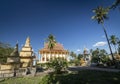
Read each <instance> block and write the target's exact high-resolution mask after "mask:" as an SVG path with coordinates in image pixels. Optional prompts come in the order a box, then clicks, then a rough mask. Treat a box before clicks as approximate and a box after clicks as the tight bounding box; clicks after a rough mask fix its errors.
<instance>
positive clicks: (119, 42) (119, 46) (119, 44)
mask: <svg viewBox="0 0 120 84" xmlns="http://www.w3.org/2000/svg"><path fill="white" fill-rule="evenodd" d="M117 44H118V54H119V55H120V40H119V41H118V42H117Z"/></svg>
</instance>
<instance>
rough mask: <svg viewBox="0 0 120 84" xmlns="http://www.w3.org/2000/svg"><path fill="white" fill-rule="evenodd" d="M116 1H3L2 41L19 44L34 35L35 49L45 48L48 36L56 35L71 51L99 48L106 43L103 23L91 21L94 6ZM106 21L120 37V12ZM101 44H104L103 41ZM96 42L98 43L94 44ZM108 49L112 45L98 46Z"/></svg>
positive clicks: (0, 9)
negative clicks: (98, 44)
mask: <svg viewBox="0 0 120 84" xmlns="http://www.w3.org/2000/svg"><path fill="white" fill-rule="evenodd" d="M113 2H114V0H0V41H2V42H7V43H10V44H11V45H12V46H15V44H16V42H17V40H18V42H19V47H20V50H21V45H23V44H24V43H25V40H26V38H27V37H28V36H29V37H30V38H31V45H32V47H33V49H34V51H35V52H38V50H39V49H41V48H43V44H44V41H45V39H46V38H47V36H48V35H49V34H51V33H52V34H53V35H54V36H55V37H56V40H57V41H58V42H60V43H61V44H63V45H64V47H65V49H68V50H70V51H75V52H77V51H79V50H80V53H82V51H83V48H84V47H87V48H88V49H91V48H92V49H95V48H97V47H95V44H96V43H98V42H103V43H102V44H104V43H105V42H106V38H105V37H104V32H103V30H102V27H101V25H98V24H97V22H95V21H93V20H91V17H92V16H93V15H94V13H93V12H92V9H94V8H96V7H97V6H105V7H107V6H109V5H111V4H112V3H113ZM108 16H109V19H108V20H107V21H105V27H106V30H107V33H108V35H109V36H110V35H112V34H114V35H116V36H117V37H119V38H120V11H119V10H118V9H115V10H111V11H110V13H109V15H108ZM100 44H101V43H100ZM93 45H94V46H93ZM98 48H101V49H106V50H107V51H108V52H109V50H108V46H107V45H104V46H98Z"/></svg>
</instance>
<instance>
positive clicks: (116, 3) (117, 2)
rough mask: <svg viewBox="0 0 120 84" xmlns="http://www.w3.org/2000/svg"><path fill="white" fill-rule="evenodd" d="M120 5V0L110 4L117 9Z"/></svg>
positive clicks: (111, 7)
mask: <svg viewBox="0 0 120 84" xmlns="http://www.w3.org/2000/svg"><path fill="white" fill-rule="evenodd" d="M118 6H120V0H115V2H114V3H113V4H112V5H111V6H110V9H115V8H116V7H118Z"/></svg>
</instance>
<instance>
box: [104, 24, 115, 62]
mask: <svg viewBox="0 0 120 84" xmlns="http://www.w3.org/2000/svg"><path fill="white" fill-rule="evenodd" d="M102 28H103V30H104V33H105V36H106V39H107V43H108V46H109V49H110V53H111V56H112V60H115V58H114V56H113V53H112V49H111V46H110V42H109V39H108V36H107V32H106V30H105V27H104V24H103V23H102Z"/></svg>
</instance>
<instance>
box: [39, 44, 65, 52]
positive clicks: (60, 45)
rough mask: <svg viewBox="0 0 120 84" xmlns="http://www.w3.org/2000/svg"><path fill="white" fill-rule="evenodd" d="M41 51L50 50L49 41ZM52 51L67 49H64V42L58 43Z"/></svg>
mask: <svg viewBox="0 0 120 84" xmlns="http://www.w3.org/2000/svg"><path fill="white" fill-rule="evenodd" d="M40 51H50V49H49V48H48V43H45V44H44V48H43V49H41V50H40ZM52 51H67V50H65V49H64V47H63V45H62V44H60V43H56V44H55V46H54V47H53V49H52Z"/></svg>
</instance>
